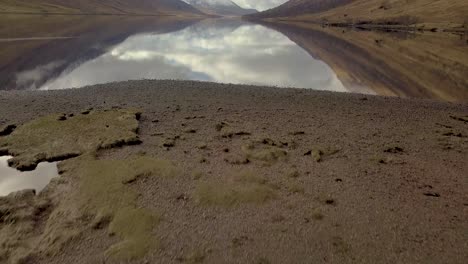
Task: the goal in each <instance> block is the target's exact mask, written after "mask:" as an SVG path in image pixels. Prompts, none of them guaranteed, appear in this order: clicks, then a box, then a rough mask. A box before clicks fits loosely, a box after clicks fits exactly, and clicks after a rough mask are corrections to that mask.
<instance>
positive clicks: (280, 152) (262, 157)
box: [242, 144, 288, 163]
mask: <svg viewBox="0 0 468 264" xmlns="http://www.w3.org/2000/svg"><path fill="white" fill-rule="evenodd" d="M242 151H243V152H244V154H245V155H246V157H247V159H249V160H259V161H263V162H267V163H273V162H276V161H278V160H280V159H284V158H286V157H287V155H288V152H287V151H286V150H284V149H281V148H279V147H275V146H269V145H259V146H256V145H255V144H249V145H245V146H243V147H242Z"/></svg>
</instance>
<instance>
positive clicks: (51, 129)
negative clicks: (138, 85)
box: [0, 110, 140, 170]
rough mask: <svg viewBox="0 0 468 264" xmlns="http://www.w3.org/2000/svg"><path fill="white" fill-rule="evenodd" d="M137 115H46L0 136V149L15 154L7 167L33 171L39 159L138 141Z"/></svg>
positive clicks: (119, 112) (116, 112)
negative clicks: (4, 135)
mask: <svg viewBox="0 0 468 264" xmlns="http://www.w3.org/2000/svg"><path fill="white" fill-rule="evenodd" d="M138 116H139V113H138V112H135V111H129V110H112V111H96V112H90V113H88V114H86V115H84V114H80V115H76V116H64V115H49V116H45V117H41V118H38V119H35V120H33V121H31V122H29V123H26V124H24V125H22V126H19V127H18V128H16V129H15V130H14V131H12V133H11V134H9V135H8V136H6V137H1V138H0V149H3V150H5V151H7V152H8V153H9V154H10V155H12V156H14V158H13V159H11V160H10V161H9V165H10V166H12V167H15V168H17V169H19V170H33V169H35V168H36V166H37V164H38V163H39V162H42V161H58V160H64V159H67V158H70V157H76V156H79V155H81V154H83V153H86V152H91V151H95V150H98V149H102V148H110V147H116V146H121V145H126V144H135V143H139V142H140V141H139V139H138V137H137V134H136V132H137V130H138V120H137V119H138Z"/></svg>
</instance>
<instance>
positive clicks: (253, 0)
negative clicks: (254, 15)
mask: <svg viewBox="0 0 468 264" xmlns="http://www.w3.org/2000/svg"><path fill="white" fill-rule="evenodd" d="M287 1H288V0H233V2H236V4H238V5H240V6H241V7H243V8H255V9H257V10H258V11H263V10H266V9H270V8H273V7H276V6H279V5H281V4H283V3H285V2H287Z"/></svg>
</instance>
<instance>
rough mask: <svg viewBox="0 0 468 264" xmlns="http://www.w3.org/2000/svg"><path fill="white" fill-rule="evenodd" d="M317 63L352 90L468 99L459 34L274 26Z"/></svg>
mask: <svg viewBox="0 0 468 264" xmlns="http://www.w3.org/2000/svg"><path fill="white" fill-rule="evenodd" d="M265 25H266V26H268V27H270V28H273V29H275V30H278V31H280V32H282V33H283V34H284V35H286V36H287V37H288V38H289V39H291V40H292V41H294V42H295V43H297V44H298V45H299V46H301V47H302V48H304V49H305V50H306V51H307V52H308V53H309V54H310V55H312V56H313V57H315V58H316V59H320V60H323V61H324V62H325V63H327V64H328V65H329V66H330V67H331V68H332V69H333V71H334V72H335V73H336V74H337V76H338V78H339V79H340V81H341V82H342V83H343V85H344V86H345V87H346V88H347V89H348V90H351V91H355V92H368V89H371V90H373V91H374V92H375V93H376V94H379V95H389V96H400V97H418V98H433V99H442V100H446V101H455V102H456V101H465V102H466V101H467V100H468V79H466V76H468V46H467V44H466V43H467V42H466V39H464V38H463V37H461V36H459V35H454V34H440V33H439V34H431V33H424V34H414V33H401V32H400V33H397V32H393V33H390V32H374V31H372V32H371V31H354V30H343V29H338V28H321V27H318V26H313V25H310V24H300V23H297V24H286V23H268V24H265Z"/></svg>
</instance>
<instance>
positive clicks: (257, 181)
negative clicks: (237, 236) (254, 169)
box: [195, 172, 276, 207]
mask: <svg viewBox="0 0 468 264" xmlns="http://www.w3.org/2000/svg"><path fill="white" fill-rule="evenodd" d="M195 196H196V197H197V200H198V202H199V203H200V204H203V205H213V206H224V207H230V206H235V205H238V204H243V203H254V204H262V203H265V202H267V201H269V200H271V199H274V198H275V197H276V193H275V189H274V188H273V187H272V186H271V185H269V184H267V180H266V179H264V178H262V177H260V176H257V175H255V174H253V173H251V172H242V173H239V174H236V175H234V176H233V177H232V179H231V180H230V181H228V182H226V183H201V184H200V185H199V186H198V187H197V189H196V192H195Z"/></svg>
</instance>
